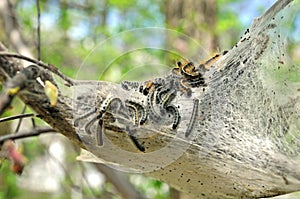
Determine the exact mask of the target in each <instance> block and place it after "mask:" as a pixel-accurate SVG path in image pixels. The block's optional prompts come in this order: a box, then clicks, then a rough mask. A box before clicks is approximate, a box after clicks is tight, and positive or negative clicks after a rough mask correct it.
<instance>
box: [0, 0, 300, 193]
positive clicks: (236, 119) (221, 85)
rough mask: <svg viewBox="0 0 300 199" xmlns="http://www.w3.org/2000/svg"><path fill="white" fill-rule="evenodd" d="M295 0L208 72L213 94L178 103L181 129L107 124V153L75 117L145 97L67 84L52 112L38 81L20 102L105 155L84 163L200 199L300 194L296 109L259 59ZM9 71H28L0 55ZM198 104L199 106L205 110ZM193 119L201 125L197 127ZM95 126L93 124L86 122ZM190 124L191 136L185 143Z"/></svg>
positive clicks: (197, 91)
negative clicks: (281, 99)
mask: <svg viewBox="0 0 300 199" xmlns="http://www.w3.org/2000/svg"><path fill="white" fill-rule="evenodd" d="M289 2H290V1H278V2H277V3H276V4H275V5H274V6H273V7H272V8H271V9H270V10H268V11H267V12H266V13H265V14H264V15H263V16H262V17H260V18H258V19H256V20H255V21H254V23H253V25H252V26H251V28H250V29H249V30H248V31H247V32H246V33H245V35H244V37H243V38H242V39H241V40H240V41H239V42H238V43H237V45H236V46H235V47H234V48H233V49H231V50H230V51H229V52H228V53H227V54H226V55H225V56H224V57H222V59H220V60H219V61H218V62H217V63H216V64H214V66H212V67H211V68H210V69H209V70H207V71H205V73H204V77H205V79H206V82H207V87H205V89H203V87H201V88H193V89H192V91H193V94H192V96H191V97H186V96H185V95H177V96H176V98H175V100H174V104H175V105H176V106H179V107H180V108H179V113H180V116H181V122H180V124H179V126H178V128H177V129H176V131H174V130H171V129H170V126H168V125H166V124H165V123H164V122H163V121H161V123H160V122H158V123H151V122H149V123H146V124H145V125H141V126H136V125H131V124H128V125H131V126H130V127H131V129H128V128H127V126H126V125H127V124H126V125H125V127H124V123H122V122H119V123H118V122H116V123H113V122H111V123H106V124H105V129H104V131H105V136H104V138H103V139H104V146H98V145H97V144H96V139H95V135H94V134H88V133H86V132H85V131H84V128H83V126H82V125H79V127H77V128H75V127H74V117H76V118H78V117H80V116H82V114H84V113H85V112H86V111H89V110H91V109H93V108H94V107H98V108H99V106H100V105H99V104H100V103H101V102H102V101H103V100H104V99H106V97H107V96H117V97H120V98H121V100H122V102H125V100H126V99H133V100H135V101H138V102H140V103H141V104H143V103H146V101H147V99H146V97H145V96H144V95H143V94H142V93H140V92H138V91H126V90H124V89H122V87H121V86H120V85H118V84H113V83H108V82H96V81H85V82H82V81H76V85H75V86H73V87H71V88H64V87H62V86H60V91H61V92H60V94H59V101H58V104H57V105H56V106H55V107H51V106H50V103H49V102H48V100H47V98H46V97H45V95H44V94H43V89H42V88H41V86H39V84H37V83H36V85H35V86H33V87H31V88H27V89H26V90H24V91H22V92H21V93H20V94H19V97H20V98H21V99H22V100H23V101H24V102H25V103H26V104H27V105H28V106H30V107H31V108H32V109H33V110H35V111H36V112H37V113H38V114H39V115H41V116H42V119H44V120H45V121H46V122H47V123H49V124H50V125H51V126H52V127H53V128H54V129H56V130H57V131H58V132H60V133H62V134H63V135H65V136H66V137H68V138H69V139H70V140H71V141H73V142H74V143H76V144H78V145H79V146H80V147H82V148H85V149H87V150H88V151H89V152H91V153H93V154H94V155H95V156H97V157H98V159H97V158H95V157H92V156H91V154H89V157H90V158H89V157H87V156H82V157H81V159H84V160H90V161H101V162H104V163H106V164H108V165H110V166H112V167H116V168H120V169H125V170H129V171H136V172H144V173H145V174H146V175H149V176H152V177H155V178H158V179H160V180H163V181H165V182H167V183H169V184H170V185H171V186H174V187H175V188H177V189H179V190H182V191H184V192H187V193H189V194H190V195H191V196H192V197H193V198H258V197H267V196H274V195H279V194H284V193H289V192H293V191H297V190H299V189H300V188H299V187H300V168H299V166H298V164H297V162H296V161H295V158H293V157H297V155H298V153H299V146H298V145H297V143H294V142H290V143H289V142H285V140H284V136H282V137H281V134H280V133H283V134H287V132H286V131H287V130H286V129H282V128H283V126H287V125H289V124H290V123H287V122H288V120H289V119H294V118H292V117H293V116H294V115H295V112H291V109H294V108H295V107H293V105H291V106H292V108H291V107H287V106H285V105H281V104H280V103H278V102H277V101H276V99H275V97H274V92H273V91H270V89H268V87H266V86H265V85H264V80H263V79H262V78H260V75H261V74H263V73H262V72H261V71H262V70H263V67H262V66H261V63H262V62H261V61H260V60H263V57H264V56H266V53H270V51H271V50H272V49H269V48H270V47H269V44H270V42H271V41H270V38H271V36H270V34H271V33H273V31H274V30H275V29H276V26H277V25H276V22H275V21H274V20H273V18H274V17H276V15H277V14H278V12H279V11H280V10H281V9H282V8H284V7H285V6H286V5H287V4H288V3H289ZM277 18H280V16H277ZM1 48H2V49H1V50H6V49H5V48H4V47H3V46H2V47H1ZM268 51H269V52H268ZM277 61H278V60H277V59H276V58H275V62H277ZM275 62H274V63H275ZM274 63H273V64H274ZM0 66H1V70H0V77H1V78H0V79H1V81H2V82H6V81H7V80H8V79H9V78H11V77H13V76H14V75H15V74H16V72H17V71H18V70H19V65H18V63H17V62H16V61H15V60H13V59H11V58H7V57H4V56H1V57H0ZM273 67H276V66H273ZM46 78H47V77H46ZM49 78H51V77H50V76H49ZM67 93H71V94H69V95H67ZM194 99H198V100H199V104H198V108H197V109H195V102H196V101H195V100H194ZM297 103H298V101H297V102H296V105H297ZM193 109H195V110H196V111H191V110H193ZM296 110H298V111H299V108H297V107H296ZM118 111H121V112H122V111H123V110H122V109H120V110H118ZM123 113H124V114H126V111H124V112H123ZM298 113H299V112H297V111H296V114H298ZM112 114H113V116H118V115H117V114H115V113H112ZM192 115H194V116H195V122H190V121H191V120H193V119H192V118H193V117H192ZM117 119H119V120H120V121H122V120H125V119H124V118H117ZM296 119H297V121H299V118H297V117H296ZM86 121H88V118H87V119H83V121H81V122H80V124H81V123H83V124H84V123H85V122H86ZM191 123H192V124H191ZM191 126H192V127H193V128H191V131H190V132H189V133H190V134H189V136H185V134H187V131H189V128H190V127H191ZM92 129H93V130H94V129H96V128H94V127H93V128H92ZM130 130H132V132H130ZM298 132H299V129H298ZM131 133H134V134H135V136H136V137H137V139H138V141H139V142H140V143H142V144H143V146H144V147H145V152H141V151H140V150H138V148H137V147H135V146H134V144H133V142H132V140H131V139H130V137H129V135H131ZM295 136H296V138H299V137H297V136H299V135H295ZM277 138H279V139H277ZM296 140H297V139H296Z"/></svg>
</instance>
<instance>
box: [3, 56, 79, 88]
mask: <svg viewBox="0 0 300 199" xmlns="http://www.w3.org/2000/svg"><path fill="white" fill-rule="evenodd" d="M0 56H6V57H14V58H18V59H23V60H26V61H29V62H31V63H34V64H36V65H39V66H41V67H43V68H45V69H47V70H49V71H51V72H53V73H54V74H56V75H58V76H59V77H61V78H62V79H63V80H65V81H66V82H67V86H73V85H74V81H73V80H72V79H71V78H69V77H67V76H65V75H64V74H63V73H61V72H60V71H59V70H58V68H57V67H55V66H54V65H52V64H46V63H44V62H42V61H39V60H36V59H33V58H30V57H26V56H24V55H21V54H18V53H12V52H0Z"/></svg>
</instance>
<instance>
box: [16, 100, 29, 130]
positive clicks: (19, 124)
mask: <svg viewBox="0 0 300 199" xmlns="http://www.w3.org/2000/svg"><path fill="white" fill-rule="evenodd" d="M26 108H27V106H26V105H25V106H24V107H23V110H22V112H21V114H22V115H24V113H25V111H26ZM22 121H23V117H20V119H19V122H18V125H17V128H16V130H15V132H14V133H18V132H19V129H20V127H21V124H22Z"/></svg>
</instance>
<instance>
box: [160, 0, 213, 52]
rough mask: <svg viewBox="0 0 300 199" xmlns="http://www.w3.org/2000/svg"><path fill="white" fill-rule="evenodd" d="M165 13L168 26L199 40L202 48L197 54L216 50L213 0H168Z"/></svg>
mask: <svg viewBox="0 0 300 199" xmlns="http://www.w3.org/2000/svg"><path fill="white" fill-rule="evenodd" d="M165 13H166V24H167V25H168V27H170V28H172V29H178V28H179V29H180V31H182V32H183V33H184V34H186V35H188V36H189V37H191V38H193V39H195V40H196V41H198V42H200V45H201V47H202V49H200V53H199V54H206V55H207V53H208V54H210V53H213V52H216V50H218V40H217V36H216V34H215V28H216V2H215V0H201V1H194V0H187V1H180V0H168V1H166V4H165ZM204 51H205V52H204Z"/></svg>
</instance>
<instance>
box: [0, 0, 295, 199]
mask: <svg viewBox="0 0 300 199" xmlns="http://www.w3.org/2000/svg"><path fill="white" fill-rule="evenodd" d="M1 1H2V2H0V6H1V8H0V9H1V10H0V12H1V18H0V41H1V42H3V43H4V44H5V45H6V46H7V47H9V48H10V50H11V51H13V52H19V53H21V54H24V55H28V56H33V57H37V45H38V42H37V41H38V36H37V7H36V1H33V0H1ZM274 2H275V1H273V0H264V1H260V0H201V1H197V0H185V1H182V0H163V1H159V0H148V1H142V0H76V1H75V0H40V1H39V4H40V8H41V60H43V61H44V62H45V63H51V64H53V65H55V66H57V67H59V68H60V70H61V71H62V72H63V73H64V74H66V75H67V76H70V77H73V78H77V79H97V80H105V81H112V82H120V81H121V80H123V79H129V80H143V79H144V80H145V79H149V78H151V77H152V76H159V74H164V73H165V72H166V71H167V70H168V69H169V67H172V66H173V65H174V63H175V61H176V60H178V59H180V58H186V59H191V60H193V61H195V62H200V61H201V60H205V59H208V58H209V57H211V56H212V55H214V54H215V53H220V52H222V51H223V50H226V49H230V48H231V47H232V46H234V45H235V43H236V42H238V41H239V39H240V37H241V36H242V35H243V34H244V32H245V30H246V29H247V28H248V27H249V26H250V25H251V23H252V20H253V19H254V18H255V17H258V16H259V15H260V14H262V13H263V12H264V11H265V10H266V9H267V8H269V7H270V6H271V5H272V4H273V3H274ZM296 2H297V3H294V5H295V6H293V7H292V8H291V12H289V13H285V14H284V16H285V17H286V20H285V21H286V24H283V25H282V34H283V36H284V37H285V42H286V43H285V45H284V46H282V48H285V49H286V51H287V54H288V55H289V59H290V60H293V61H292V62H293V64H295V65H299V63H300V14H299V10H300V4H299V0H297V1H296ZM150 27H151V28H150ZM12 107H13V108H12V109H10V110H8V111H7V112H6V113H5V114H4V115H3V117H7V116H11V115H16V114H20V113H21V112H22V110H23V107H24V104H22V102H21V101H20V100H18V99H15V100H14V102H13V106H12ZM25 112H26V113H30V112H31V110H30V109H29V108H27V109H26V110H25ZM18 123H19V120H14V121H12V122H5V123H0V135H4V134H8V133H13V132H16V128H18V127H17V126H18ZM36 123H37V125H40V126H43V125H46V124H44V123H43V122H42V121H40V120H38V119H36ZM30 128H32V124H31V121H30V119H24V120H23V122H22V124H21V126H20V127H19V128H18V129H19V130H18V131H24V130H30ZM17 150H18V151H19V153H20V154H22V155H23V156H24V164H25V168H24V170H23V172H22V174H21V175H16V174H15V171H14V170H13V169H12V168H11V167H12V165H11V164H12V163H11V162H10V161H7V160H5V159H3V158H2V159H1V163H0V164H1V168H0V198H3V199H4V198H9V199H10V198H15V199H26V198H61V199H65V198H75V199H77V198H78V199H80V198H151V199H152V198H155V199H170V198H172V199H177V198H178V199H183V198H186V199H187V198H188V197H187V196H185V195H184V194H183V193H180V192H178V191H176V190H174V189H172V188H171V187H169V186H168V185H167V184H165V183H163V182H160V181H157V180H154V179H151V178H147V177H145V176H143V175H138V174H128V173H121V172H119V171H115V170H112V169H110V168H108V167H106V166H105V165H101V164H92V163H83V162H79V161H76V156H78V154H79V148H78V147H77V146H75V145H73V144H72V143H70V142H69V141H68V140H67V139H66V138H64V137H63V136H61V135H59V134H51V135H41V136H39V137H35V138H28V139H24V140H22V141H18V143H17ZM25 162H26V163H25ZM289 197H290V198H291V197H292V196H289ZM295 197H297V195H295ZM298 197H300V195H298Z"/></svg>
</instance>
